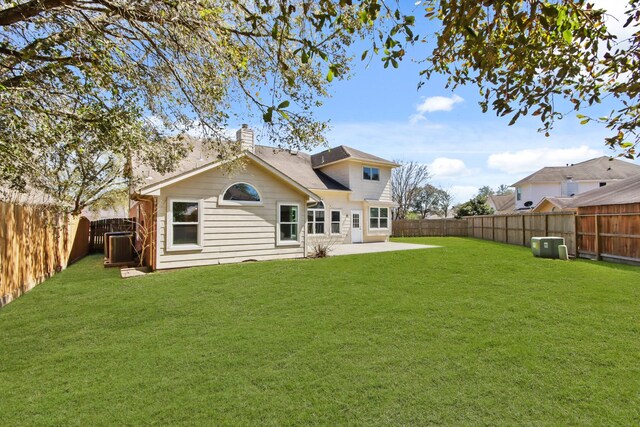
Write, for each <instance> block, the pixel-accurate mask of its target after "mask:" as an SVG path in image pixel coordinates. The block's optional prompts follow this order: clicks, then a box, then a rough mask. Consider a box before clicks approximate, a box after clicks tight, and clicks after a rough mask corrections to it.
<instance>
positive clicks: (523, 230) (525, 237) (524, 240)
mask: <svg viewBox="0 0 640 427" xmlns="http://www.w3.org/2000/svg"><path fill="white" fill-rule="evenodd" d="M520 215H521V216H522V246H527V233H526V230H525V226H524V214H520Z"/></svg>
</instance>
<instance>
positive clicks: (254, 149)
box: [130, 125, 398, 269]
mask: <svg viewBox="0 0 640 427" xmlns="http://www.w3.org/2000/svg"><path fill="white" fill-rule="evenodd" d="M237 137H238V141H240V142H241V143H242V147H243V150H244V151H243V155H242V156H243V157H244V165H243V167H242V168H241V169H240V170H237V171H235V172H230V171H229V170H228V169H227V168H225V167H224V166H225V163H224V162H221V161H219V160H217V159H206V158H203V157H202V155H201V154H200V153H199V152H198V151H197V150H196V151H195V152H194V153H193V154H192V155H191V156H190V157H189V158H187V159H185V160H184V161H183V162H182V164H181V165H180V166H179V167H178V168H177V170H176V171H175V172H172V173H171V174H165V175H157V174H153V173H152V172H149V173H148V174H147V176H146V177H145V183H144V184H143V186H142V187H140V188H137V189H135V191H134V192H133V195H132V198H133V199H134V200H135V201H136V202H135V204H134V205H133V206H132V209H131V211H130V212H131V214H132V215H134V216H136V217H138V220H139V222H140V223H141V228H142V229H144V230H145V231H146V232H147V233H146V240H147V242H148V244H147V245H146V251H145V261H146V263H147V264H148V265H150V266H151V267H152V268H153V269H167V268H176V267H188V266H196V265H211V264H221V263H231V262H241V261H247V260H268V259H282V258H298V257H305V256H307V254H308V251H309V248H310V246H311V245H313V244H314V243H317V242H319V241H321V242H325V243H328V244H330V245H335V244H343V243H360V242H377V241H386V240H388V238H389V236H390V235H391V208H392V207H395V206H396V204H395V203H393V201H392V200H391V171H392V169H393V168H394V167H397V166H398V165H397V164H396V163H393V162H391V161H388V160H385V159H382V158H380V157H376V156H373V155H371V154H368V153H364V152H362V151H359V150H356V149H353V148H350V147H345V146H339V147H335V148H332V149H329V150H325V151H323V152H321V153H317V154H313V155H310V154H307V153H303V152H296V151H291V150H284V149H278V148H273V147H267V146H260V145H255V144H254V137H253V131H252V130H251V129H250V128H248V127H247V126H246V125H243V127H242V128H241V129H240V130H239V131H238V133H237Z"/></svg>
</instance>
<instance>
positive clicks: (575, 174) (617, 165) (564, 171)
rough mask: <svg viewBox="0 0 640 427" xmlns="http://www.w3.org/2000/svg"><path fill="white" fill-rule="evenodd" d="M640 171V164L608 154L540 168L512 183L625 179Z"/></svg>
mask: <svg viewBox="0 0 640 427" xmlns="http://www.w3.org/2000/svg"><path fill="white" fill-rule="evenodd" d="M639 173H640V165H637V164H634V163H630V162H626V161H623V160H618V159H612V158H610V157H607V156H602V157H598V158H595V159H591V160H587V161H585V162H582V163H576V164H574V165H570V166H552V167H545V168H542V169H540V170H539V171H537V172H534V173H532V174H531V175H529V176H527V177H526V178H523V179H521V180H520V181H518V182H516V183H515V184H513V185H512V187H517V186H520V185H523V184H528V183H533V182H563V181H566V180H567V177H571V178H572V180H573V181H608V180H617V179H625V178H628V177H630V176H633V175H636V174H639Z"/></svg>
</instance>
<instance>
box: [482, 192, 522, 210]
mask: <svg viewBox="0 0 640 427" xmlns="http://www.w3.org/2000/svg"><path fill="white" fill-rule="evenodd" d="M487 202H489V204H490V205H491V206H492V207H493V208H494V209H495V211H496V213H512V212H513V211H514V210H515V209H516V196H515V194H491V195H490V196H489V197H487Z"/></svg>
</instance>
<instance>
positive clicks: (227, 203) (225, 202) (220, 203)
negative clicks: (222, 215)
mask: <svg viewBox="0 0 640 427" xmlns="http://www.w3.org/2000/svg"><path fill="white" fill-rule="evenodd" d="M238 184H245V185H250V186H251V187H253V189H254V190H256V193H258V197H260V201H259V202H249V201H242V200H224V195H225V194H226V193H227V191H228V190H229V189H230V188H231V187H233V186H234V185H238ZM263 200H264V199H263V198H262V194H261V193H260V190H258V187H256V186H255V185H253V184H251V183H250V182H246V181H238V182H234V183H233V184H231V185H228V186H227V187H225V189H224V190H223V191H222V193H220V195H219V196H218V206H264V203H263Z"/></svg>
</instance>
